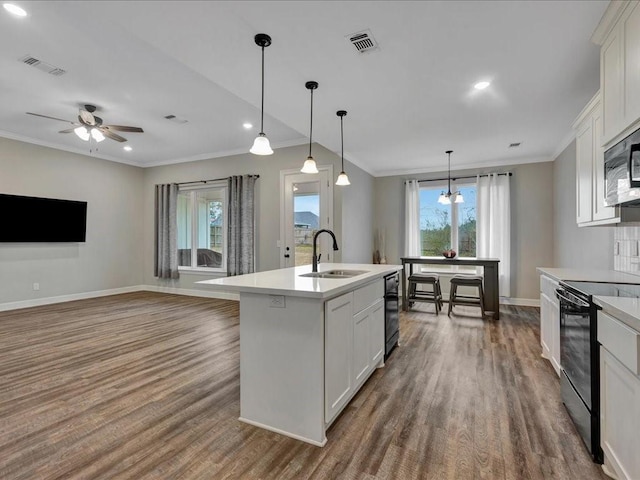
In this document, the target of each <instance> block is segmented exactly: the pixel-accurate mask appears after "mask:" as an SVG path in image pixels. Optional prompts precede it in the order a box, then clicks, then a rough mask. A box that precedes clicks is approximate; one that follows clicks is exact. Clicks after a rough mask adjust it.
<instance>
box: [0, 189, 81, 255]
mask: <svg viewBox="0 0 640 480" xmlns="http://www.w3.org/2000/svg"><path fill="white" fill-rule="evenodd" d="M86 235H87V202H77V201H73V200H57V199H53V198H39V197H23V196H19V195H5V194H0V242H2V243H19V242H84V241H86Z"/></svg>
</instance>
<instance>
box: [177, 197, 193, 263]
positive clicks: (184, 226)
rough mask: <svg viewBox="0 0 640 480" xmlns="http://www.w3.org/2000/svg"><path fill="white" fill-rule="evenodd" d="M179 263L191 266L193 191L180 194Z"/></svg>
mask: <svg viewBox="0 0 640 480" xmlns="http://www.w3.org/2000/svg"><path fill="white" fill-rule="evenodd" d="M178 265H180V266H182V267H190V266H191V192H180V193H179V194H178Z"/></svg>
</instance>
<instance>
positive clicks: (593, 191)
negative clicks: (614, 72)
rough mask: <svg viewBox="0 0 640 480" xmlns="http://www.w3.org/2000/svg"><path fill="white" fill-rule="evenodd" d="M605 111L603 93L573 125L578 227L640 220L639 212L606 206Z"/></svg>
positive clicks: (595, 98) (586, 108) (638, 210)
mask: <svg viewBox="0 0 640 480" xmlns="http://www.w3.org/2000/svg"><path fill="white" fill-rule="evenodd" d="M602 127H603V108H602V101H601V99H600V92H598V93H596V95H595V96H594V97H593V98H592V99H591V101H590V102H589V103H588V104H587V106H586V107H585V108H584V109H583V110H582V112H581V113H580V115H579V116H578V118H577V119H576V121H575V122H574V124H573V128H574V130H575V132H576V221H577V223H578V225H579V226H581V227H585V226H596V225H611V224H615V223H620V222H634V221H639V220H640V209H638V208H627V207H619V206H616V207H609V206H607V205H605V202H604V199H605V178H604V148H603V147H602Z"/></svg>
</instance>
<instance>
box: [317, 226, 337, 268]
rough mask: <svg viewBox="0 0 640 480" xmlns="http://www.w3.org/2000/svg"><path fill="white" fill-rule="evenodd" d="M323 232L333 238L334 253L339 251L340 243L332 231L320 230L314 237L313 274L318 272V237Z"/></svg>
mask: <svg viewBox="0 0 640 480" xmlns="http://www.w3.org/2000/svg"><path fill="white" fill-rule="evenodd" d="M323 232H326V233H328V234H329V235H331V238H333V250H334V251H335V250H339V248H338V241H337V240H336V236H335V235H334V233H333V232H332V231H331V230H328V229H326V228H323V229H321V230H318V231H317V232H316V233H315V235H314V236H313V269H312V271H313V272H317V271H318V255H316V252H317V251H318V235H320V234H321V233H323Z"/></svg>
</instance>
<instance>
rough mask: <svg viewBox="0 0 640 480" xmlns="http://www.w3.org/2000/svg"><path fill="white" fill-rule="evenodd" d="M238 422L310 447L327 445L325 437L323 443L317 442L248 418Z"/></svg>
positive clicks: (239, 418) (240, 418)
mask: <svg viewBox="0 0 640 480" xmlns="http://www.w3.org/2000/svg"><path fill="white" fill-rule="evenodd" d="M238 420H240V421H241V422H243V423H247V424H249V425H253V426H254V427H259V428H264V429H265V430H269V431H270V432H275V433H279V434H280V435H284V436H286V437H289V438H294V439H296V440H300V441H302V442H306V443H310V444H311V445H315V446H316V447H324V446H325V445H326V444H327V437H324V440H323V441H321V442H318V441H317V440H312V439H310V438H306V437H303V436H301V435H296V434H295V433H291V432H285V431H284V430H280V429H279V428H275V427H272V426H270V425H265V424H264V423H260V422H256V421H253V420H249V419H248V418H243V417H238Z"/></svg>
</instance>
